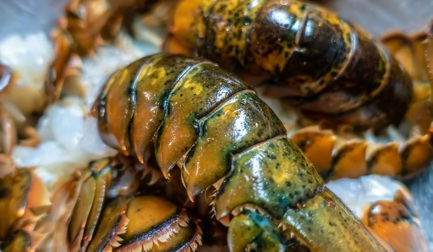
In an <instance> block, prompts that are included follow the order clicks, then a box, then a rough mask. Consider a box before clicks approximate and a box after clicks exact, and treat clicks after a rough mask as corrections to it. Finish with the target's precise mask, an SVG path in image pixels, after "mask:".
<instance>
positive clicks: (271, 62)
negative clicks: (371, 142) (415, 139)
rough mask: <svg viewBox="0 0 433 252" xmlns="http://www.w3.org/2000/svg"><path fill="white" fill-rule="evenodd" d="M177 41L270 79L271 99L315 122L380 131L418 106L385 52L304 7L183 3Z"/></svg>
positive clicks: (288, 2)
mask: <svg viewBox="0 0 433 252" xmlns="http://www.w3.org/2000/svg"><path fill="white" fill-rule="evenodd" d="M172 33H173V35H174V37H175V38H177V39H178V40H180V41H181V42H183V43H184V44H185V45H186V46H187V47H189V48H192V49H194V50H195V51H196V53H197V54H198V55H200V56H203V57H205V58H208V59H211V60H212V61H215V62H217V63H218V64H219V65H220V66H222V67H224V68H227V69H232V70H235V71H236V70H237V71H238V72H239V71H243V70H245V71H247V72H249V75H251V74H254V75H257V74H259V75H263V76H266V79H267V80H266V82H268V83H270V84H271V85H269V93H270V94H273V95H275V96H278V97H283V98H284V99H286V100H288V101H289V102H290V103H291V104H292V105H294V106H295V107H296V108H297V109H299V110H301V111H303V112H304V114H305V115H307V116H309V117H312V118H318V119H328V120H331V121H333V122H335V123H339V124H341V123H345V124H351V125H354V126H355V127H357V128H360V129H361V128H370V127H373V128H376V129H381V128H383V127H385V126H387V125H388V124H390V123H396V122H399V121H401V120H402V118H403V115H404V112H405V111H406V110H407V109H408V105H409V103H410V100H411V95H412V85H411V84H412V83H411V80H410V78H409V77H408V75H407V74H406V72H404V71H403V70H402V69H401V68H400V66H399V65H398V63H397V62H396V60H395V59H393V57H391V56H390V54H389V53H388V52H387V51H386V49H385V48H384V47H383V46H382V45H380V44H379V43H377V42H376V41H374V40H372V38H371V37H370V36H369V35H368V34H366V33H365V32H363V31H361V30H359V29H358V28H356V27H354V26H353V25H351V24H349V23H347V22H345V21H343V20H341V19H340V18H339V17H337V16H336V15H335V14H333V13H331V12H329V11H326V10H325V9H322V8H320V7H318V6H316V5H312V4H308V3H305V2H302V1H294V0H283V1H281V0H259V1H252V0H247V1H231V0H230V1H229V0H223V1H200V0H198V1H183V2H181V3H180V4H179V6H178V9H177V12H176V15H175V17H174V25H173V29H172ZM395 108H399V109H398V110H397V109H395Z"/></svg>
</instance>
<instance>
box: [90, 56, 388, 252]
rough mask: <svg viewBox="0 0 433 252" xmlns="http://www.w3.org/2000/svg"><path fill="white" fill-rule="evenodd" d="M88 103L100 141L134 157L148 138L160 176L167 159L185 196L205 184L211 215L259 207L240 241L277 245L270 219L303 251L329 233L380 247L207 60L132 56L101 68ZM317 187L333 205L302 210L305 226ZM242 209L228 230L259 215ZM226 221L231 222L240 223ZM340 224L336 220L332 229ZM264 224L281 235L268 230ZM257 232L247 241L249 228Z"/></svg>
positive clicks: (244, 92) (279, 128) (274, 124)
mask: <svg viewBox="0 0 433 252" xmlns="http://www.w3.org/2000/svg"><path fill="white" fill-rule="evenodd" d="M95 109H96V112H97V113H96V114H97V117H98V122H99V129H100V132H101V134H102V136H103V139H104V140H105V141H106V142H107V143H108V144H110V145H111V146H114V147H116V148H117V149H119V150H121V151H122V152H123V153H124V154H127V155H130V156H135V157H136V158H138V160H140V159H141V158H142V156H143V152H144V150H145V149H146V146H148V145H149V143H150V142H153V143H154V144H155V154H156V157H157V162H158V164H159V165H160V167H161V169H162V171H163V173H164V174H165V175H166V176H167V177H168V175H169V171H170V169H172V168H173V166H174V165H175V164H177V165H178V166H179V167H180V168H181V172H182V180H183V184H184V186H185V187H186V190H187V193H188V195H189V196H190V198H191V200H194V197H195V196H196V195H198V194H200V193H202V192H204V191H205V190H206V189H207V188H209V187H212V186H214V187H215V188H216V189H217V192H216V197H215V205H214V210H215V214H216V217H217V219H219V220H221V221H223V220H226V219H227V218H230V216H232V215H233V214H234V215H237V213H242V212H244V210H246V209H249V210H252V211H258V212H259V213H260V215H263V216H262V217H260V218H264V220H263V221H259V222H258V223H259V224H258V226H259V227H260V229H262V230H261V231H260V230H259V231H258V232H256V231H257V230H256V231H254V232H252V233H250V236H249V238H248V237H245V242H247V243H253V244H254V246H256V247H261V248H271V247H272V248H277V247H283V248H284V246H285V245H283V244H278V242H279V239H281V237H285V235H284V232H282V230H281V228H280V227H281V226H287V227H290V228H291V229H293V230H292V231H293V232H295V233H296V234H297V235H299V237H298V238H299V239H301V240H302V241H310V243H307V244H308V246H309V247H310V248H311V249H315V248H323V246H322V245H317V246H316V245H315V244H316V243H317V244H323V243H324V241H328V242H332V240H334V242H335V245H333V248H339V249H342V250H347V249H353V250H363V251H380V250H381V246H380V245H379V244H378V243H377V242H376V241H375V240H374V239H373V238H372V237H371V235H370V234H369V233H368V232H367V231H366V230H365V228H364V227H363V226H362V224H360V222H359V221H358V220H357V219H356V218H355V217H354V216H353V215H352V214H351V213H350V211H349V210H348V208H347V207H346V206H345V205H344V204H343V203H342V202H341V201H339V200H337V199H335V196H334V195H333V194H332V193H331V192H328V191H326V189H324V187H323V181H322V179H321V178H320V176H319V175H318V173H317V171H316V170H315V169H314V167H313V165H311V163H310V162H309V161H307V159H306V158H305V157H304V155H303V154H302V152H301V151H300V150H299V148H298V147H296V145H295V144H293V143H292V142H291V140H290V139H288V138H287V136H286V135H287V133H286V130H285V128H284V126H283V124H282V122H281V121H280V120H279V119H278V118H277V116H276V115H275V114H274V113H273V111H272V110H271V109H270V108H269V107H268V106H267V105H266V104H265V103H264V102H263V101H261V100H260V99H259V98H258V97H257V95H256V93H255V92H254V91H252V90H251V89H249V87H248V86H247V85H245V84H244V83H242V82H241V81H239V80H238V79H237V78H235V77H234V76H232V75H230V74H228V73H227V72H225V71H223V70H222V69H220V68H218V67H217V66H216V65H215V64H213V63H210V62H207V61H203V60H200V59H196V58H189V57H185V56H176V55H165V54H156V55H152V56H148V57H145V58H142V59H140V60H138V61H136V62H133V63H131V64H130V65H129V66H128V67H126V68H125V69H122V70H120V71H119V72H117V73H115V74H113V75H112V76H111V78H110V79H109V80H108V81H107V84H106V86H105V87H104V88H103V90H102V91H101V95H100V96H99V98H98V100H97V101H96V103H95ZM323 191H326V195H325V196H326V197H327V198H326V199H328V198H329V201H332V203H333V208H332V209H330V208H324V206H323V204H321V205H319V207H317V208H315V209H312V210H311V211H312V213H314V214H315V216H317V219H315V221H317V222H318V223H319V224H321V225H317V228H315V227H310V226H308V224H307V223H304V221H303V220H302V218H298V217H297V214H302V208H303V207H305V208H307V207H310V205H311V204H313V206H315V205H314V204H315V203H314V202H316V201H317V200H316V199H317V197H322V198H323V197H325V196H323V195H322V192H323ZM317 193H319V194H317ZM325 205H326V204H325ZM342 213H344V214H343V215H342ZM245 216H247V217H248V218H247V219H248V220H247V223H244V224H239V225H240V226H239V227H233V228H232V227H231V228H232V232H231V235H233V236H234V237H236V236H238V235H239V234H238V232H241V233H242V232H243V230H244V228H242V227H245V228H247V227H248V226H250V224H251V221H252V222H254V223H256V222H257V220H259V219H260V218H258V217H257V218H256V217H254V218H253V216H254V215H251V214H248V213H246V215H245ZM265 216H266V217H265ZM322 216H323V218H322ZM251 218H253V219H251ZM290 218H292V219H290ZM334 218H335V220H334V222H336V223H343V222H344V223H345V224H346V229H347V230H350V231H351V232H353V234H352V235H353V238H351V237H348V236H347V235H343V236H344V238H345V240H340V238H341V237H343V236H342V235H335V234H334V233H333V232H330V231H331V230H329V232H323V231H324V229H323V227H324V226H325V225H327V224H326V223H328V221H329V220H330V219H334ZM236 220H237V221H236V222H234V224H233V225H238V224H236V223H239V222H242V219H236ZM248 221H249V222H248ZM269 225H271V226H269ZM310 228H311V230H310ZM329 229H332V227H329ZM343 229H344V228H342V227H341V226H339V228H338V229H337V230H336V231H335V232H340V231H341V230H343ZM274 231H275V232H282V233H281V234H279V235H272V234H269V232H274ZM259 233H260V235H261V236H263V237H264V238H263V239H260V242H256V243H255V242H254V240H255V238H257V237H253V236H254V234H259ZM319 233H320V236H319V235H318V234H319ZM229 235H230V234H229ZM232 238H233V237H232ZM232 238H230V237H229V238H228V239H229V240H233V239H232ZM250 238H251V239H252V240H248V239H250ZM284 239H285V238H283V240H284ZM337 240H338V241H337ZM275 241H277V243H275ZM235 242H236V241H235ZM280 245H281V246H280ZM241 247H242V246H241Z"/></svg>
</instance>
